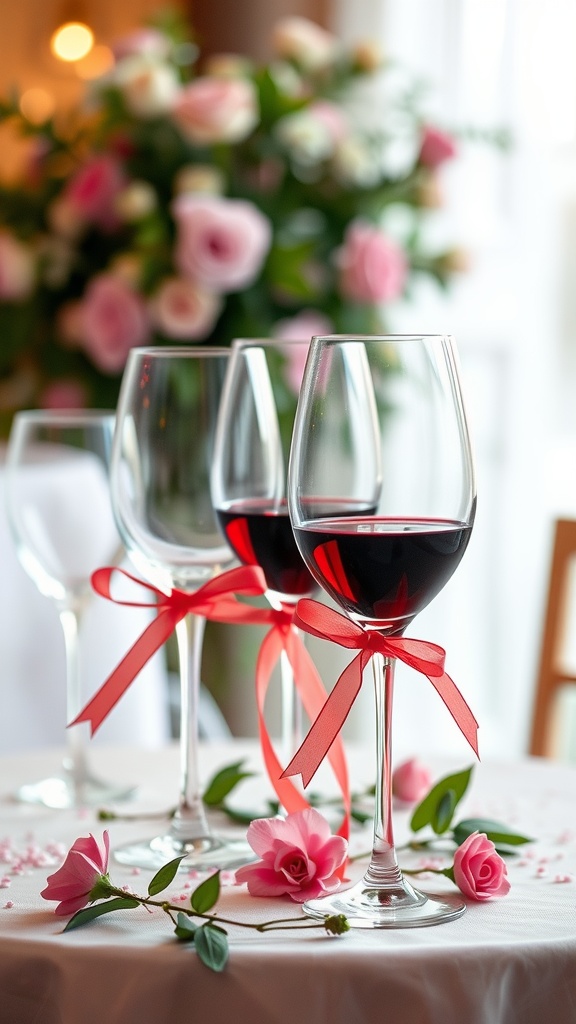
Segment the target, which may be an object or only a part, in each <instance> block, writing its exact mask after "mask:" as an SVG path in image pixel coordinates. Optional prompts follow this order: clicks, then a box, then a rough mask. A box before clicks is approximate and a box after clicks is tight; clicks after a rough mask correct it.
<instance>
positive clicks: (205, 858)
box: [112, 833, 258, 871]
mask: <svg viewBox="0 0 576 1024" xmlns="http://www.w3.org/2000/svg"><path fill="white" fill-rule="evenodd" d="M183 853H184V854H186V856H185V858H184V860H182V861H181V862H180V866H179V870H180V871H217V870H218V869H220V870H222V871H233V870H234V869H235V868H239V867H242V865H243V864H251V863H252V861H255V860H257V859H258V858H257V856H256V854H255V853H254V850H253V849H252V847H251V846H249V845H248V843H247V842H246V840H245V839H231V838H229V837H228V836H215V835H209V836H203V837H201V838H199V839H188V840H183V839H179V838H178V837H176V836H172V835H170V833H167V834H166V835H163V836H155V837H154V839H143V840H141V841H139V842H138V841H137V842H134V843H126V844H125V845H124V846H118V847H116V849H114V850H113V851H112V855H113V857H114V860H116V861H117V862H118V864H124V865H126V866H128V867H133V868H144V869H148V870H149V871H158V870H159V868H161V867H163V866H164V864H167V863H168V861H171V860H174V858H175V857H180V856H181V855H182V854H183Z"/></svg>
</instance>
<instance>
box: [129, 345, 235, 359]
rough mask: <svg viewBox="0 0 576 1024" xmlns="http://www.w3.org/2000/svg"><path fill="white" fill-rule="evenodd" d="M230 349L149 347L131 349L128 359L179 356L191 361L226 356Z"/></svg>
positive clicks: (189, 346) (186, 346) (206, 346)
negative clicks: (196, 358) (204, 357)
mask: <svg viewBox="0 0 576 1024" xmlns="http://www.w3.org/2000/svg"><path fill="white" fill-rule="evenodd" d="M228 355H230V347H229V346H228V345H198V346H192V345H150V346H146V345H144V346H142V347H141V348H138V347H135V348H131V349H130V352H129V353H128V359H129V360H132V361H133V360H134V359H136V358H137V357H141V356H148V357H149V358H152V359H156V358H158V357H161V356H180V357H181V358H182V359H192V358H195V357H197V356H228Z"/></svg>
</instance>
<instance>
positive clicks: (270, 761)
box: [256, 628, 310, 814]
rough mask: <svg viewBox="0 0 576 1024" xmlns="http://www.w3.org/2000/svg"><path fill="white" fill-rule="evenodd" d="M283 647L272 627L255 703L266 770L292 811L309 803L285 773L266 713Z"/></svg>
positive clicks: (263, 650)
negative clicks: (271, 686)
mask: <svg viewBox="0 0 576 1024" xmlns="http://www.w3.org/2000/svg"><path fill="white" fill-rule="evenodd" d="M283 647H284V644H283V640H282V637H281V635H279V630H277V629H274V628H272V629H271V630H269V632H268V633H267V634H266V636H265V637H264V639H263V641H262V644H261V647H260V650H259V652H258V660H257V663H256V705H257V710H258V731H259V734H260V746H261V748H262V756H263V758H264V765H265V768H266V772H267V774H268V778H269V779H270V782H271V784H272V787H273V789H274V792H275V793H276V796H277V797H278V800H279V801H280V803H281V805H282V807H283V808H284V809H285V810H286V811H287V812H288V813H289V814H292V813H294V812H295V811H303V810H306V808H308V807H309V806H310V804H309V803H308V801H307V800H306V798H305V797H304V796H303V795H302V793H300V792H299V791H298V790H297V788H296V786H295V785H294V783H293V782H291V781H290V779H286V778H283V777H282V765H281V764H280V761H279V760H278V757H277V755H276V752H275V750H274V747H273V744H272V740H271V738H270V733H269V732H268V727H267V725H266V719H265V717H264V703H265V700H266V693H267V692H268V686H269V683H270V678H271V676H272V671H273V669H274V666H275V664H276V662H277V661H278V659H279V657H280V654H281V653H282V650H283Z"/></svg>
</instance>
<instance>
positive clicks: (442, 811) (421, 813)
mask: <svg viewBox="0 0 576 1024" xmlns="http://www.w3.org/2000/svg"><path fill="white" fill-rule="evenodd" d="M471 775H472V766H471V767H470V768H466V769H465V770H464V771H462V772H456V774H454V775H446V776H445V777H444V778H443V779H440V781H439V782H437V783H436V785H435V786H433V787H432V789H431V790H430V792H429V793H428V794H427V795H426V796H425V797H424V799H423V800H422V801H421V802H420V803H419V804H418V806H417V807H416V809H415V811H414V813H413V815H412V818H411V820H410V828H411V829H412V831H413V832H419V831H420V829H421V828H424V826H425V825H431V826H432V828H433V829H434V831H435V832H437V831H438V830H437V828H436V827H435V824H434V823H435V822H436V824H437V825H440V826H441V827H440V831H441V832H445V831H446V829H447V828H448V826H449V824H450V821H451V820H452V815H453V814H454V811H455V810H456V807H457V806H458V804H459V802H460V800H461V799H462V797H463V796H464V793H465V792H466V790H467V789H468V785H469V783H470V778H471ZM449 793H452V796H450V797H449V799H450V804H451V814H450V817H449V818H448V820H446V819H447V814H448V806H449V805H448V801H447V799H446V794H449Z"/></svg>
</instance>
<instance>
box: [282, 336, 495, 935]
mask: <svg viewBox="0 0 576 1024" xmlns="http://www.w3.org/2000/svg"><path fill="white" fill-rule="evenodd" d="M375 494H377V500H376V502H375V508H374V509H373V511H371V512H370V513H369V514H366V513H358V512H355V511H354V510H355V509H357V508H359V507H361V506H362V505H363V504H365V505H370V504H371V502H372V501H373V499H374V495H375ZM339 502H345V503H347V504H348V514H347V515H344V516H343V515H341V514H339V513H338V512H336V514H334V512H333V511H329V512H328V514H327V507H328V508H329V507H330V504H331V503H334V505H335V507H337V504H338V503H339ZM475 507H476V497H475V484H474V470H473V462H472V454H471V447H470V440H469V435H468V429H467V425H466V418H465V412H464V405H463V399H462V393H461V387H460V382H459V375H458V364H457V352H456V346H455V343H454V341H453V340H452V339H451V338H450V337H446V336H382V337H354V336H332V337H315V338H313V339H312V341H311V345H310V352H309V356H308V361H307V364H306V369H305V373H304V379H303V384H302V390H301V393H300V399H299V403H298V409H297V413H296V418H295V424H294V435H293V442H292V450H291V456H290V467H289V509H290V517H291V521H292V524H293V527H294V532H295V537H296V542H297V544H298V547H299V549H300V552H301V554H302V557H303V558H304V561H305V562H306V564H307V565H308V568H309V569H310V572H311V573H312V575H313V576H314V577H315V579H316V580H317V581H318V583H319V584H320V586H321V587H322V588H323V589H324V590H325V591H326V592H327V593H328V594H329V595H330V597H332V598H333V600H334V601H335V602H336V604H337V605H339V606H340V608H341V609H343V611H344V612H345V613H346V616H347V617H348V618H349V619H350V620H352V622H353V623H355V624H356V625H357V626H358V627H361V629H362V630H364V631H373V630H376V631H378V632H379V633H380V634H382V635H383V636H384V637H387V638H398V637H402V636H403V634H404V632H405V630H406V629H407V628H408V627H409V626H410V624H411V622H412V620H413V619H414V617H415V616H416V615H417V614H418V612H420V611H421V610H422V609H423V608H424V607H426V605H427V604H429V602H430V601H432V600H433V598H434V597H435V596H436V594H438V592H439V591H440V590H441V589H442V587H444V586H445V584H446V583H447V582H448V580H449V579H450V577H451V576H452V573H453V572H454V571H455V569H456V568H457V566H458V564H459V562H460V560H461V558H462V556H463V554H464V551H465V549H466V547H467V544H468V541H469V539H470V533H471V529H472V525H473V521H474V514H475ZM371 661H372V669H373V675H374V685H375V695H376V748H377V781H376V805H375V816H374V839H373V847H372V855H371V859H370V864H369V867H368V870H367V871H366V873H365V875H364V877H363V879H362V880H361V881H360V882H358V883H357V884H356V885H354V886H353V887H352V888H349V889H347V890H344V891H342V892H338V893H336V894H334V895H332V896H328V897H326V898H320V899H317V900H309V901H308V902H307V903H305V904H304V910H305V912H306V913H307V914H309V915H310V916H312V917H323V916H324V915H325V914H337V913H342V914H345V915H346V916H347V918H348V920H349V922H350V924H351V925H352V926H355V927H364V928H387V927H413V926H417V925H429V924H436V923H438V922H441V921H446V920H450V919H453V918H455V917H458V916H459V915H460V914H461V913H463V911H464V904H463V902H462V900H461V899H460V897H459V896H458V895H453V894H447V895H444V894H442V895H441V896H430V895H427V894H424V893H422V892H419V891H418V890H416V889H415V888H413V886H412V885H410V884H409V883H408V882H407V880H406V879H405V878H404V877H403V876H402V873H401V871H400V869H399V867H398V862H397V859H396V854H395V849H394V838H393V828H392V802H391V779H390V767H391V745H390V740H391V716H392V693H393V681H394V665H395V658H394V657H392V656H384V655H382V654H381V653H375V654H374V655H373V657H372V659H371Z"/></svg>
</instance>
